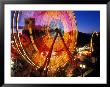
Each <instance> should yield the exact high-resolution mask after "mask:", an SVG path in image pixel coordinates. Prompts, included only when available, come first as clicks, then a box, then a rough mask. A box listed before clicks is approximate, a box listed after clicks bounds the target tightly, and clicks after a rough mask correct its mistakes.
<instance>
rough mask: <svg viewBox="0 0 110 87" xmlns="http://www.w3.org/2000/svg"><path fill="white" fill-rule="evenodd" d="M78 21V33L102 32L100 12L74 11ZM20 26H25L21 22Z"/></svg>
mask: <svg viewBox="0 0 110 87" xmlns="http://www.w3.org/2000/svg"><path fill="white" fill-rule="evenodd" d="M74 12H75V16H76V21H77V28H78V31H80V32H84V33H91V32H94V31H97V32H100V11H74ZM19 25H21V26H22V25H24V21H20V23H19Z"/></svg>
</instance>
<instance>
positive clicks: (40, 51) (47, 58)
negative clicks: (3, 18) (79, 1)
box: [12, 11, 77, 74]
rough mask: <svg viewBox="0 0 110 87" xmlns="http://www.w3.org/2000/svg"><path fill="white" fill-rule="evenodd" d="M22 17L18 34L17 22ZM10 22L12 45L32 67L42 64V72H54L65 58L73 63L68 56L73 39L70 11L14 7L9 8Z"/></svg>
mask: <svg viewBox="0 0 110 87" xmlns="http://www.w3.org/2000/svg"><path fill="white" fill-rule="evenodd" d="M23 21H24V27H23V30H22V34H21V35H20V34H19V26H20V25H19V24H20V22H23ZM12 26H13V28H12V37H13V40H14V48H16V51H17V53H18V54H19V55H20V56H21V57H22V58H23V59H24V60H26V61H27V62H28V63H29V64H30V65H32V66H33V67H35V68H36V69H39V68H41V67H42V68H43V70H44V71H45V70H46V74H47V73H54V72H55V71H56V70H57V68H58V67H64V66H65V65H66V63H67V62H68V61H69V62H70V63H71V65H72V67H73V68H74V67H75V64H74V61H73V58H72V56H71V54H72V52H74V50H75V48H76V42H77V26H76V19H75V16H74V12H73V11H22V12H19V11H16V12H13V18H12ZM15 26H16V27H15ZM15 33H16V35H15ZM47 69H48V70H47Z"/></svg>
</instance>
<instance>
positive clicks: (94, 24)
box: [75, 11, 100, 33]
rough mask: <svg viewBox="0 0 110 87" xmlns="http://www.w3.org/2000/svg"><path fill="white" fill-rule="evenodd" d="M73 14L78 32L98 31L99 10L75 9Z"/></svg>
mask: <svg viewBox="0 0 110 87" xmlns="http://www.w3.org/2000/svg"><path fill="white" fill-rule="evenodd" d="M75 16H76V20H77V27H78V30H79V31H80V32H85V33H91V32H94V31H97V32H99V31H100V11H75Z"/></svg>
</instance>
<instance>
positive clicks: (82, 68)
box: [79, 64, 86, 77]
mask: <svg viewBox="0 0 110 87" xmlns="http://www.w3.org/2000/svg"><path fill="white" fill-rule="evenodd" d="M79 67H80V68H81V74H82V77H83V70H84V69H85V68H86V65H85V64H80V65H79Z"/></svg>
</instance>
